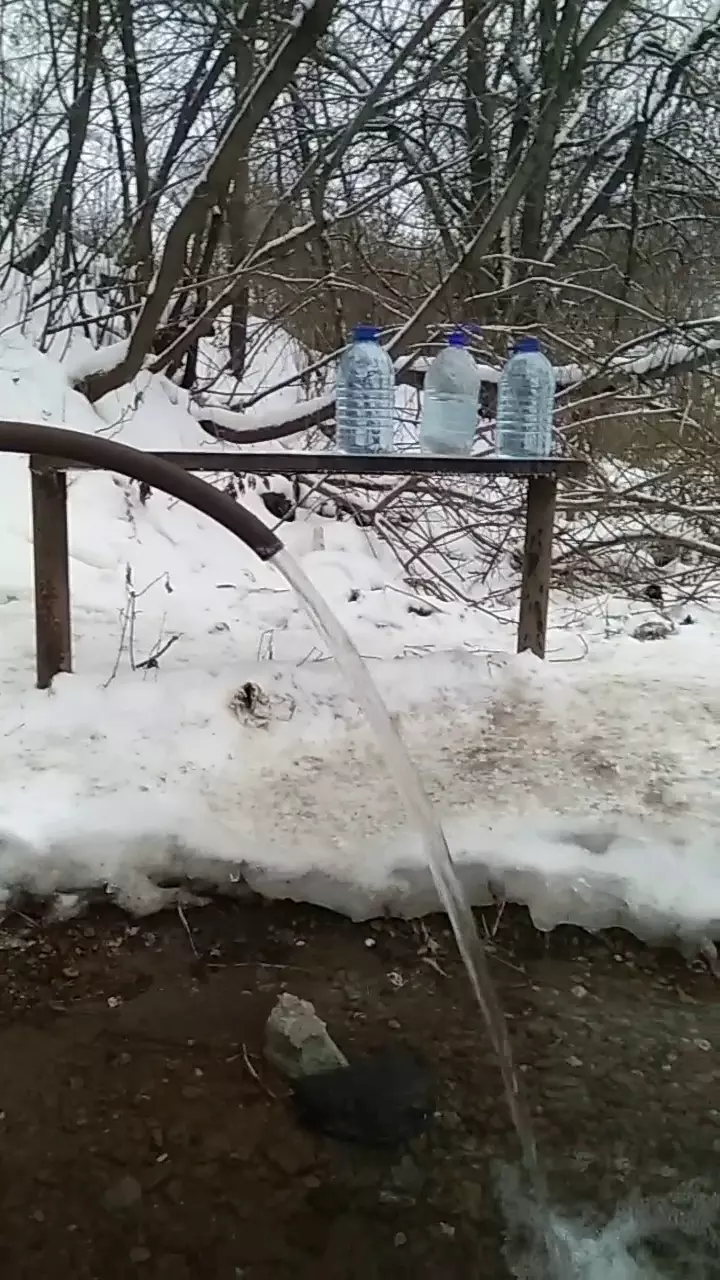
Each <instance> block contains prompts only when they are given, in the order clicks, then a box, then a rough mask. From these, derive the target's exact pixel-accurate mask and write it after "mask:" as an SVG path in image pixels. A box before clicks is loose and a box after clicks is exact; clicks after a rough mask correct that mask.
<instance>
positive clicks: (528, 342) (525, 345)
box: [513, 338, 540, 353]
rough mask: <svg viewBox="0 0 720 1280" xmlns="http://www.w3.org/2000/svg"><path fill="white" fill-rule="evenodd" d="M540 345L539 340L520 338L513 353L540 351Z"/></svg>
mask: <svg viewBox="0 0 720 1280" xmlns="http://www.w3.org/2000/svg"><path fill="white" fill-rule="evenodd" d="M539 350H540V343H539V342H538V340H537V338H519V339H518V341H517V342H516V343H515V346H514V347H513V353H515V352H522V351H539Z"/></svg>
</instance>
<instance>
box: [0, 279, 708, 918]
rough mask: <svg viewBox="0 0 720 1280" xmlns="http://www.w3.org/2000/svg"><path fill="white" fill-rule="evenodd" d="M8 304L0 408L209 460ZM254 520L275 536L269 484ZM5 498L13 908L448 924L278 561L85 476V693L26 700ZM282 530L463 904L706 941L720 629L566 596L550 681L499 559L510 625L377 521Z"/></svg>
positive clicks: (80, 673)
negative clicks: (196, 907)
mask: <svg viewBox="0 0 720 1280" xmlns="http://www.w3.org/2000/svg"><path fill="white" fill-rule="evenodd" d="M14 305H15V303H13V306H14ZM13 314H14V313H12V309H11V310H10V311H9V312H8V313H7V314H6V315H5V316H4V317H3V320H4V325H3V326H0V328H2V332H0V391H1V392H2V396H3V406H4V409H3V412H4V414H5V416H7V417H8V418H19V419H23V420H26V421H40V422H48V423H54V424H56V425H61V424H67V425H68V426H72V427H74V428H76V429H81V430H86V431H100V432H104V433H110V434H112V435H113V436H114V437H116V438H119V439H122V440H124V441H126V442H128V443H131V444H134V445H136V446H139V447H147V448H151V447H152V448H184V449H187V448H197V447H202V445H204V444H208V445H209V447H211V448H212V449H213V450H217V448H218V445H217V443H216V442H214V441H210V442H208V440H207V437H205V435H204V433H203V432H202V430H201V428H199V426H198V424H197V422H196V421H195V419H194V418H193V416H192V415H191V413H190V412H189V411H188V405H187V398H186V396H185V395H184V393H182V392H181V391H179V390H178V388H176V387H174V386H173V385H172V384H170V383H168V382H167V381H166V380H164V379H162V378H151V377H149V376H148V375H146V374H143V375H141V376H140V377H139V378H138V379H136V380H135V382H134V383H133V384H132V385H131V386H130V387H128V388H125V389H123V390H122V391H121V392H118V393H114V394H113V395H112V396H108V397H106V398H105V400H104V401H101V402H100V404H99V405H96V406H94V407H92V406H90V405H89V404H88V402H87V401H86V400H85V399H84V398H83V397H82V396H81V395H80V394H79V393H78V392H77V391H75V390H73V388H72V387H71V378H70V374H71V373H72V375H73V376H75V375H76V373H77V370H78V369H79V368H87V367H88V366H89V365H91V364H92V360H91V357H90V356H89V355H88V350H87V348H86V347H85V348H83V347H82V344H79V345H78V344H77V343H75V344H74V345H73V346H71V347H70V348H69V349H67V350H63V353H62V354H63V356H64V358H65V363H64V364H63V363H61V362H59V360H58V359H57V358H55V357H56V355H57V354H58V353H57V352H55V351H53V354H52V355H43V354H40V352H39V351H38V350H37V349H36V348H35V347H34V346H33V345H32V344H31V342H30V340H29V338H27V337H24V336H23V335H22V334H21V333H20V331H19V329H18V327H17V324H16V322H15V319H14V318H13ZM31 336H32V335H31ZM283 350H284V348H282V347H281V346H279V345H278V344H277V343H276V344H275V345H274V346H272V347H271V348H270V351H271V357H272V362H273V366H274V367H273V372H272V377H273V380H278V381H281V380H282V378H283V377H285V376H288V375H289V373H292V372H293V368H294V364H293V361H294V359H295V357H294V355H293V353H292V351H291V350H289V351H288V352H286V356H287V362H288V363H286V365H285V366H284V367H283V363H282V362H283V358H284V357H283ZM83 361H84V362H85V363H84V364H83ZM260 373H261V371H259V369H258V367H255V369H254V372H253V377H252V380H251V386H250V390H252V391H253V392H256V391H257V390H258V389H259V387H260V386H261V376H260ZM283 394H285V393H283ZM292 394H293V395H295V394H296V392H294V391H293V392H292ZM269 403H272V401H270V402H269ZM262 483H263V482H258V485H259V486H262ZM243 501H245V502H246V503H247V504H248V505H249V506H251V507H252V509H253V510H254V511H255V512H256V513H257V514H258V515H259V516H260V517H261V518H262V519H264V520H266V521H267V522H268V523H269V524H272V523H273V520H272V518H271V517H270V516H269V514H268V512H267V511H266V510H265V507H264V505H263V503H262V502H261V500H260V498H259V493H258V490H257V489H253V488H247V489H246V491H245V493H244V496H243ZM0 504H1V506H0V511H1V513H2V514H1V515H0V659H1V661H0V764H1V768H0V894H2V895H4V897H5V900H6V901H11V900H12V895H13V894H14V893H15V892H17V891H18V890H28V891H31V892H33V893H37V894H42V895H50V896H52V895H57V894H62V895H65V896H64V897H63V898H62V904H64V906H65V907H67V906H68V903H70V904H71V905H72V903H73V902H74V897H73V895H76V894H84V893H86V892H87V891H90V890H93V889H96V890H98V891H100V892H103V893H104V892H105V891H106V888H109V891H110V892H111V894H112V895H113V896H115V897H116V898H117V899H118V900H119V901H121V902H122V903H124V904H125V905H126V906H128V907H129V908H131V909H132V910H137V911H143V910H153V909H156V908H157V906H158V905H160V904H161V903H162V902H163V901H165V900H167V897H166V895H165V894H164V893H163V892H162V890H161V889H159V888H158V886H170V887H172V886H176V885H178V884H181V883H185V882H187V881H188V880H195V881H196V882H198V883H199V884H200V885H203V884H205V885H214V886H217V887H221V888H224V889H227V890H229V891H230V890H232V891H241V890H242V887H243V886H249V887H250V888H251V889H254V890H256V891H259V892H262V893H265V894H268V895H275V896H287V897H291V898H296V899H305V900H310V901H314V902H318V903H321V904H324V905H327V906H331V907H334V908H335V909H337V910H340V911H344V912H346V913H348V914H350V915H351V916H353V917H355V918H362V917H365V916H369V915H373V914H376V913H378V912H385V911H390V912H397V913H416V912H423V911H428V910H432V909H434V908H435V907H436V905H437V903H436V899H435V895H434V892H433V890H432V886H431V882H430V878H429V874H428V871H427V868H426V866H425V863H424V859H423V855H422V850H421V847H420V842H419V839H418V836H417V833H415V832H412V831H410V830H409V829H408V825H407V822H406V820H405V817H404V814H403V811H402V806H401V804H400V802H399V800H398V797H397V796H396V794H395V791H394V788H393V786H392V784H391V782H390V781H389V779H388V776H387V769H386V767H385V764H384V761H383V760H382V758H381V757H380V756H379V755H378V751H377V748H376V745H375V743H374V741H373V739H372V737H371V735H370V734H369V732H368V730H367V727H366V725H365V723H364V721H363V719H362V716H361V715H360V714H359V712H358V710H357V708H356V707H355V706H354V705H353V704H352V702H351V701H350V700H349V698H348V696H347V694H346V692H345V691H344V689H343V685H342V682H341V680H340V677H339V674H338V672H337V670H336V668H335V666H334V663H333V662H331V661H330V660H329V657H328V654H327V653H326V651H325V649H324V647H323V644H322V642H321V641H320V640H319V639H318V637H317V635H316V634H315V632H314V631H313V630H312V628H311V626H310V624H309V622H308V621H307V619H306V618H305V616H304V614H303V612H302V610H301V609H300V607H299V604H298V601H297V600H296V599H295V598H294V596H293V594H292V593H291V592H290V591H289V590H288V589H287V588H286V586H285V584H284V582H283V581H282V580H281V579H280V578H279V576H278V575H277V573H276V572H275V570H274V569H273V567H272V565H262V564H260V563H259V562H258V561H255V560H254V559H253V558H252V556H251V555H250V553H249V552H248V551H247V550H246V549H245V548H244V547H243V546H241V545H240V544H239V543H238V542H237V541H236V540H234V539H232V538H231V537H230V536H229V535H228V534H226V533H225V532H224V531H223V530H221V529H219V528H217V527H215V526H213V525H211V524H210V523H209V522H207V521H206V520H205V519H204V518H203V517H201V516H199V515H197V514H196V513H195V512H193V511H191V510H189V509H187V508H183V507H180V506H179V505H178V504H176V503H174V502H172V501H170V500H166V499H165V498H164V497H163V496H162V495H160V494H152V495H151V496H150V498H149V499H148V500H147V501H144V502H143V501H141V499H140V495H139V493H138V492H137V487H136V486H134V485H132V484H130V483H128V482H126V481H124V480H121V479H119V478H118V477H112V476H106V475H100V474H80V475H77V476H76V477H74V478H73V480H72V485H71V529H70V541H71V573H72V590H73V628H74V644H75V674H74V675H72V676H65V677H62V678H59V679H58V680H56V682H55V684H54V687H53V689H52V691H50V692H38V691H37V690H36V689H35V688H34V687H33V662H34V654H33V622H32V587H31V542H30V525H29V503H28V483H27V463H26V460H25V459H24V458H16V457H8V456H3V457H2V459H0ZM283 537H284V539H285V540H286V542H287V545H288V548H289V550H290V551H291V552H292V554H294V555H295V556H297V557H298V559H299V560H300V561H301V563H302V564H303V567H304V568H305V570H306V572H307V573H308V574H309V575H310V577H311V578H312V579H313V581H314V582H315V583H316V585H317V586H318V587H319V588H320V589H321V590H322V591H323V593H324V594H325V595H326V597H327V598H328V600H329V602H330V604H331V605H332V607H333V608H334V609H336V611H337V613H338V615H339V617H340V619H341V621H342V622H343V624H344V625H345V626H346V627H347V628H348V630H349V631H350V633H351V635H352V636H353V638H354V639H355V641H356V642H357V644H358V646H359V648H360V650H361V652H362V653H363V654H364V655H365V656H366V657H367V659H368V661H369V663H370V666H371V669H372V672H373V674H374V675H375V677H376V678H377V680H378V683H379V684H380V687H381V689H382V690H383V693H384V694H385V696H386V698H387V700H388V703H389V705H390V707H391V710H392V711H393V712H394V713H395V715H396V716H397V718H398V723H399V725H400V727H401V730H402V733H403V736H404V738H405V739H406V741H407V743H408V746H409V748H410V751H411V753H412V755H413V758H414V759H415V761H416V763H417V765H418V768H419V769H420V772H421V774H422V777H423V780H424V782H425V784H426V786H427V788H428V791H429V793H430V795H431V797H432V799H433V801H434V802H435V803H436V804H437V805H439V807H440V809H441V812H442V816H443V820H444V822H445V824H446V829H447V833H448V837H449V840H450V842H451V846H452V848H453V851H454V853H455V855H456V858H457V861H458V865H459V868H460V873H461V875H462V877H463V879H464V881H465V883H466V885H467V887H468V891H469V892H470V893H471V896H472V898H473V900H474V901H475V902H476V903H478V904H483V903H488V902H490V901H492V900H493V898H497V897H498V896H508V897H511V898H513V899H517V900H518V901H522V902H526V903H527V904H528V905H529V906H530V908H531V910H532V912H533V915H534V918H535V919H536V922H537V923H538V924H539V925H540V926H541V927H542V928H551V927H552V926H553V925H555V924H557V923H559V922H561V921H575V922H577V923H579V924H584V925H588V926H590V927H600V926H605V925H609V924H624V925H626V926H627V927H629V928H632V929H634V930H635V931H636V932H638V933H640V934H642V935H643V936H648V937H663V938H672V939H675V940H676V941H680V942H688V943H689V942H691V941H695V942H697V941H698V940H703V939H705V938H708V937H714V936H717V935H718V934H720V860H718V858H717V857H716V843H717V841H718V838H719V836H720V803H719V802H717V801H716V800H715V787H714V779H715V768H716V759H717V749H718V734H717V724H718V722H719V720H720V677H719V676H718V674H717V663H716V661H715V654H716V652H717V644H718V623H717V621H716V619H715V617H714V615H713V614H712V613H710V612H705V613H701V612H698V613H697V615H696V625H694V626H691V627H686V628H679V629H678V631H677V634H675V635H673V636H671V637H670V638H669V639H668V640H666V641H663V642H658V643H657V644H646V645H641V644H639V643H638V642H637V641H635V640H633V639H632V638H631V636H630V632H631V631H632V629H633V627H634V626H635V625H636V624H637V622H638V621H640V620H641V619H640V618H639V617H637V616H635V615H634V614H633V607H632V606H631V605H630V604H629V603H628V601H627V600H624V599H621V598H618V599H610V598H603V599H601V600H600V599H588V600H585V601H578V600H573V601H570V600H566V599H563V598H562V597H561V596H559V595H558V597H557V598H556V600H555V602H554V610H553V617H552V624H553V625H552V630H551V634H550V661H549V662H548V663H547V664H540V663H537V662H535V661H534V660H532V659H529V658H528V657H523V658H516V657H514V656H513V648H514V625H513V621H512V618H513V613H514V604H513V598H512V592H513V590H514V586H515V577H514V575H513V573H512V571H511V570H510V569H509V568H508V569H505V568H502V567H501V568H499V569H498V571H497V574H496V576H495V578H494V580H493V582H492V583H491V584H486V585H485V586H483V585H478V586H477V587H476V588H474V590H475V591H476V596H477V599H478V601H479V602H480V603H482V602H483V600H485V599H486V598H487V600H488V602H489V600H490V592H491V591H492V592H493V593H494V594H495V596H496V595H497V593H498V591H505V592H506V593H507V595H506V598H507V600H508V602H509V604H508V609H507V621H502V620H499V619H498V620H494V619H493V618H492V617H491V616H490V615H489V613H488V612H484V611H481V610H477V609H473V608H468V607H465V606H464V605H460V604H437V603H434V604H433V611H432V612H430V613H429V614H428V613H427V610H422V611H421V613H418V612H416V611H414V610H415V609H416V606H417V597H416V596H414V594H413V592H412V591H409V589H408V588H407V586H406V584H405V582H404V580H403V577H402V572H401V569H400V567H399V565H398V564H397V563H396V562H395V561H394V560H393V559H392V557H391V556H390V553H389V552H388V550H387V548H386V547H385V546H384V544H382V543H380V542H379V541H377V540H376V539H375V538H374V537H373V536H372V535H371V534H370V533H369V532H368V531H367V530H362V529H359V528H357V527H355V526H354V525H350V524H345V523H337V522H335V521H332V520H324V519H322V518H320V517H319V516H314V515H312V516H311V515H308V514H307V513H299V516H298V519H297V521H296V522H295V523H293V524H289V525H285V526H283ZM645 616H647V615H645ZM158 655H159V657H158ZM148 660H150V665H149V666H148Z"/></svg>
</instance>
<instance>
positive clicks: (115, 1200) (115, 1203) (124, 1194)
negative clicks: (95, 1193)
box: [103, 1173, 142, 1211]
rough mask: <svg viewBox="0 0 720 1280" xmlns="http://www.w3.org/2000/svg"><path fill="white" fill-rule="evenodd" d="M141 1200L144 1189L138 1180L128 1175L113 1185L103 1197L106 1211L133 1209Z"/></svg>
mask: <svg viewBox="0 0 720 1280" xmlns="http://www.w3.org/2000/svg"><path fill="white" fill-rule="evenodd" d="M141 1199H142V1187H141V1186H140V1183H139V1182H138V1180H137V1178H133V1177H132V1175H131V1174H129V1173H128V1174H125V1176H124V1177H123V1178H119V1179H118V1181H117V1182H113V1183H111V1185H110V1186H109V1187H108V1188H107V1191H106V1192H105V1194H104V1196H103V1204H104V1206H105V1208H106V1209H112V1210H113V1211H118V1210H119V1211H122V1210H123V1209H131V1208H132V1207H133V1205H135V1204H137V1203H138V1202H139V1201H140V1200H141Z"/></svg>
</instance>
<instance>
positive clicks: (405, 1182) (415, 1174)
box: [390, 1155, 425, 1196]
mask: <svg viewBox="0 0 720 1280" xmlns="http://www.w3.org/2000/svg"><path fill="white" fill-rule="evenodd" d="M390 1177H391V1179H392V1184H393V1186H394V1187H395V1188H396V1190H398V1191H404V1192H405V1193H406V1194H407V1195H410V1196H415V1195H418V1194H419V1192H420V1191H421V1190H422V1187H423V1183H424V1181H425V1178H424V1175H423V1172H422V1170H421V1169H419V1168H418V1166H417V1165H416V1163H415V1161H414V1160H413V1158H412V1156H409V1155H404V1156H403V1158H402V1160H401V1161H400V1163H399V1164H396V1165H395V1166H394V1168H393V1169H391V1170H390Z"/></svg>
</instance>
